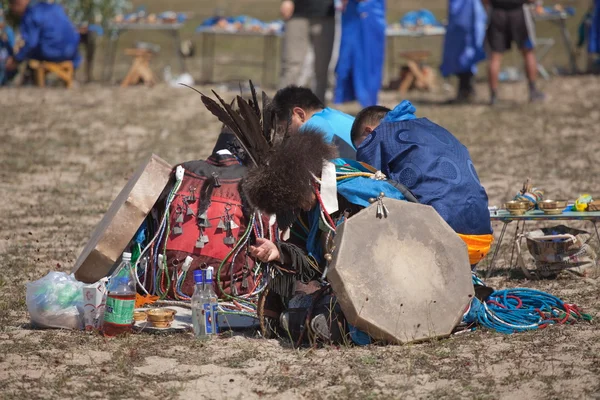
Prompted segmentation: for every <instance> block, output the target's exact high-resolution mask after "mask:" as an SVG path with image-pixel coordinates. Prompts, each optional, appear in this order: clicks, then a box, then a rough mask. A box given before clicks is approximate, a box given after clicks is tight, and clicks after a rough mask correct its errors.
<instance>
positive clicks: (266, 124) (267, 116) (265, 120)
mask: <svg viewBox="0 0 600 400" xmlns="http://www.w3.org/2000/svg"><path fill="white" fill-rule="evenodd" d="M262 112H263V117H262V128H263V136H264V137H265V139H266V140H267V143H269V145H271V146H272V145H273V133H272V132H273V129H272V124H273V113H272V110H271V99H270V98H269V96H267V94H266V93H265V92H262Z"/></svg>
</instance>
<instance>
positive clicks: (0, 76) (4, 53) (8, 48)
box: [0, 9, 16, 86]
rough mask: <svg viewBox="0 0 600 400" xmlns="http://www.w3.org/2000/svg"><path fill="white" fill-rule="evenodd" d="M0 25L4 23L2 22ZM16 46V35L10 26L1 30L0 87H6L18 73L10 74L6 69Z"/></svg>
mask: <svg viewBox="0 0 600 400" xmlns="http://www.w3.org/2000/svg"><path fill="white" fill-rule="evenodd" d="M0 10H1V9H0ZM0 23H4V22H3V21H2V20H0ZM14 46H15V34H14V32H13V30H12V28H11V27H10V26H8V25H5V26H4V27H3V28H0V86H3V85H5V84H6V83H7V82H8V81H9V80H11V79H12V77H13V76H14V75H15V74H16V71H11V72H8V71H6V70H5V67H4V64H5V63H6V60H8V57H10V56H12V55H13V47H14Z"/></svg>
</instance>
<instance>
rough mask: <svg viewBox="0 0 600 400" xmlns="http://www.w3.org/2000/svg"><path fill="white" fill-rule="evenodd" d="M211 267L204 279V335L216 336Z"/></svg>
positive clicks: (214, 294)
mask: <svg viewBox="0 0 600 400" xmlns="http://www.w3.org/2000/svg"><path fill="white" fill-rule="evenodd" d="M213 271H214V269H213V267H208V268H207V269H206V279H205V281H204V301H205V302H204V315H205V316H206V333H207V334H208V335H216V334H217V333H218V329H219V327H218V326H217V314H218V308H219V303H218V297H217V294H216V293H215V289H214V288H213Z"/></svg>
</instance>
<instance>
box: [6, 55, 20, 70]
mask: <svg viewBox="0 0 600 400" xmlns="http://www.w3.org/2000/svg"><path fill="white" fill-rule="evenodd" d="M4 67H5V68H6V70H7V71H14V70H15V69H17V67H18V64H17V62H16V61H15V58H14V57H8V59H7V60H6V64H4Z"/></svg>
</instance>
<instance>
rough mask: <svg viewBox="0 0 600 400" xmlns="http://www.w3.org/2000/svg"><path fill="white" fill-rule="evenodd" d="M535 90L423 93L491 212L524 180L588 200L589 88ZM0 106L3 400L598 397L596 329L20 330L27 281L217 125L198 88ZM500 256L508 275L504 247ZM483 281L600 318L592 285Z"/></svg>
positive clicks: (595, 102) (7, 94) (61, 260)
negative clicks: (152, 162) (152, 160)
mask: <svg viewBox="0 0 600 400" xmlns="http://www.w3.org/2000/svg"><path fill="white" fill-rule="evenodd" d="M545 88H546V89H547V91H548V93H549V96H550V99H549V101H548V102H547V103H545V104H543V105H535V106H533V105H527V104H525V103H523V101H522V99H523V98H524V97H525V94H526V88H525V86H524V85H513V86H504V87H503V91H502V97H503V98H504V99H505V102H504V103H503V104H502V105H500V106H499V107H497V108H495V109H491V108H489V107H487V106H485V105H474V106H442V105H439V103H438V102H437V101H438V100H439V99H440V95H428V96H421V97H417V98H416V100H419V103H418V114H419V115H421V116H427V117H429V118H431V119H432V120H434V121H436V122H439V123H440V124H442V125H444V126H446V127H447V128H449V129H450V130H451V131H452V132H454V133H455V134H456V135H457V136H458V137H459V138H460V139H461V140H462V141H463V142H464V143H465V144H466V145H467V146H468V147H469V149H470V151H471V154H472V156H473V159H474V162H475V165H476V167H477V168H478V171H479V174H480V177H481V179H482V182H483V184H484V185H485V187H486V188H487V189H488V193H489V196H490V203H491V204H496V205H500V204H501V203H502V202H503V201H504V200H506V199H508V198H510V197H512V195H513V194H514V193H515V191H516V190H517V189H518V188H519V186H520V185H521V183H522V181H523V179H524V178H525V177H526V176H530V177H531V178H532V179H533V181H534V182H535V183H536V184H537V185H539V186H543V187H544V188H545V189H546V191H547V193H549V194H550V195H551V196H553V197H556V198H574V197H575V196H577V195H578V194H579V193H580V192H587V191H589V192H591V193H595V194H598V188H599V187H600V178H598V177H599V176H600V168H599V167H598V165H597V164H596V160H597V154H598V152H599V150H600V144H599V143H598V141H597V140H596V139H597V138H596V136H597V135H598V133H600V130H599V128H598V126H599V125H600V79H599V78H598V77H579V78H561V79H555V80H553V81H551V82H550V83H548V84H546V85H545ZM481 89H483V88H481ZM481 93H482V100H484V99H485V96H483V94H485V91H484V90H481ZM384 99H385V103H387V104H388V105H393V103H394V101H395V99H394V98H393V96H392V95H390V94H385V95H384ZM0 110H1V116H2V117H1V118H0V142H1V143H2V145H1V146H0V182H1V183H0V196H1V199H2V202H0V398H6V399H10V398H15V399H16V398H19V399H22V398H72V397H76V398H81V397H84V396H89V397H90V398H157V397H160V398H188V399H189V398H211V399H229V398H233V399H237V398H239V399H242V398H248V399H253V398H260V397H264V398H282V399H284V398H285V399H289V398H309V399H321V398H356V399H363V398H399V397H408V398H459V397H460V398H482V399H483V398H486V399H496V398H552V399H558V398H565V397H569V398H600V378H599V376H600V333H598V326H597V324H596V323H593V324H587V323H582V324H578V325H574V326H560V327H552V328H550V329H546V330H543V331H539V332H532V333H523V334H516V335H512V336H503V335H500V334H495V333H492V332H486V331H481V332H475V333H472V334H467V335H461V336H456V337H453V338H450V339H446V340H440V341H435V342H433V343H424V344H419V345H409V346H388V347H367V348H341V349H340V348H323V349H316V350H315V349H312V350H306V349H304V350H295V349H292V348H290V347H289V346H288V345H287V344H285V343H281V342H278V341H274V340H270V341H267V340H262V339H253V338H248V337H241V336H237V337H226V338H219V339H216V340H213V341H212V342H210V343H200V342H197V341H196V340H194V338H193V337H192V336H191V335H183V334H182V335H176V336H170V337H160V336H152V335H145V334H144V335H133V336H130V337H128V338H119V339H112V340H106V339H104V338H102V337H100V336H97V335H93V334H85V333H82V332H70V331H58V330H44V331H39V330H31V329H30V328H29V327H28V325H27V324H28V315H27V312H26V306H25V286H24V285H25V283H27V282H28V281H32V280H35V279H38V278H40V277H42V276H44V275H45V274H46V273H47V272H48V271H51V270H58V271H69V270H70V268H71V267H72V265H73V262H74V260H75V258H76V257H77V255H78V254H79V251H80V250H81V248H82V247H83V245H84V243H85V241H86V239H87V237H88V235H89V234H90V232H91V230H92V228H93V226H94V225H95V224H96V223H97V222H98V221H99V220H100V218H101V216H102V214H103V212H104V211H105V210H106V209H107V207H108V205H109V204H110V202H111V201H112V199H113V197H114V196H115V195H116V194H117V193H118V191H119V190H120V189H121V187H122V186H123V185H124V183H125V181H126V179H127V177H128V175H129V174H130V173H131V172H132V170H133V169H134V168H135V166H136V165H137V164H138V163H139V162H140V161H141V160H142V159H144V158H146V157H147V156H148V154H150V153H151V152H155V153H157V154H159V155H160V156H161V157H163V158H165V159H166V160H168V161H170V162H172V163H176V162H181V161H185V160H190V159H196V158H201V157H205V156H207V155H208V153H209V151H210V149H211V147H212V145H213V141H214V139H215V137H216V132H217V130H218V124H217V123H216V122H215V119H214V118H212V117H211V116H209V115H208V113H207V112H206V111H205V110H204V109H203V107H202V106H201V102H200V99H199V96H198V95H196V94H195V93H193V92H192V91H189V90H180V89H169V88H165V87H162V86H159V87H156V88H154V89H151V90H149V89H146V88H131V89H127V90H121V89H118V88H106V87H100V86H93V85H92V86H85V87H82V88H79V89H76V90H73V91H70V92H66V91H63V90H60V89H54V90H52V89H48V90H35V89H30V88H26V89H21V90H15V89H9V90H3V91H1V92H0ZM348 111H351V112H352V111H357V109H356V108H355V107H354V106H350V107H349V108H348ZM532 227H533V226H530V228H532ZM588 228H589V227H588ZM509 234H510V232H509ZM502 254H503V256H502V257H501V259H500V267H506V266H507V265H506V264H507V261H508V259H509V256H510V254H509V252H503V253H502ZM500 272H504V271H503V269H502V268H501V269H500ZM488 283H490V284H492V285H494V286H496V287H514V286H527V287H534V288H538V289H541V290H545V291H548V292H551V293H553V294H556V295H559V296H561V297H563V298H564V299H566V300H567V301H569V302H575V303H577V304H579V305H581V306H582V307H584V308H585V309H587V310H588V311H589V312H590V313H592V314H593V315H596V316H599V317H600V315H599V312H600V299H599V287H600V284H599V282H598V281H592V280H587V281H582V280H580V281H574V280H571V279H558V280H552V281H542V282H527V281H524V280H521V279H519V278H518V277H517V279H511V280H508V279H507V278H506V277H505V274H500V275H499V276H497V277H495V278H493V279H491V280H490V281H489V282H488Z"/></svg>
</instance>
